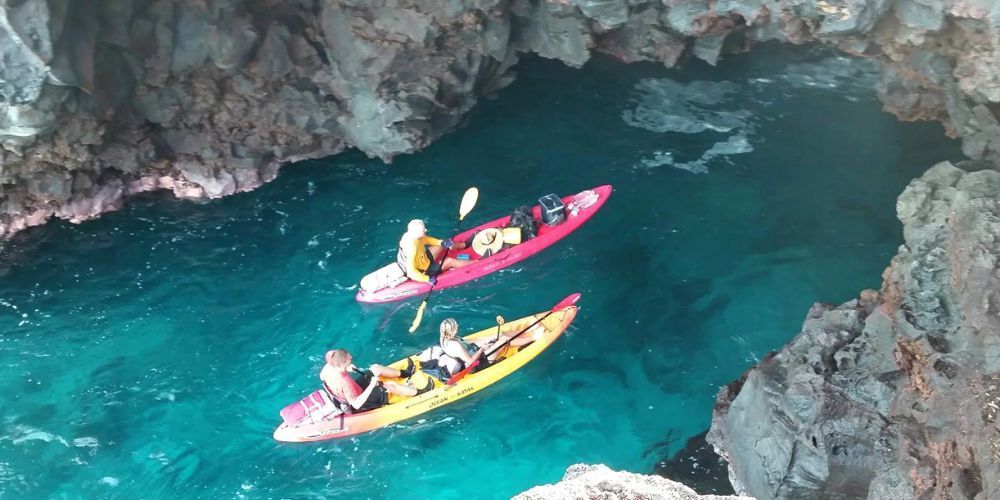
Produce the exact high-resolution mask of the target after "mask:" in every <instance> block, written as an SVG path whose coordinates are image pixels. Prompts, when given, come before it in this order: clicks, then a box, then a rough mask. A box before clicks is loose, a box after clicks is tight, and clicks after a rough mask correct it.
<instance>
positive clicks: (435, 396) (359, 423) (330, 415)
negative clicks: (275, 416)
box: [274, 294, 579, 443]
mask: <svg viewBox="0 0 1000 500" xmlns="http://www.w3.org/2000/svg"><path fill="white" fill-rule="evenodd" d="M578 298H579V294H573V295H571V296H569V297H567V298H566V299H563V300H562V301H560V302H559V304H556V306H555V307H553V308H552V309H551V310H549V311H543V312H540V313H537V314H532V315H531V316H525V317H523V318H520V319H518V320H514V321H510V322H507V323H505V324H504V325H503V327H502V328H501V332H503V333H507V332H510V333H514V334H516V333H520V332H522V331H523V332H524V333H522V334H521V336H520V338H524V337H529V338H531V339H533V342H531V343H529V344H526V345H522V346H519V347H514V346H507V347H504V348H500V353H501V354H500V356H498V357H497V359H496V361H494V363H493V364H491V365H490V366H488V367H486V368H483V369H482V370H480V371H478V372H475V373H469V374H468V375H466V376H465V377H463V378H461V379H460V380H458V381H457V382H455V383H454V385H447V384H446V383H445V382H446V381H443V380H438V379H436V378H434V377H431V376H430V375H428V374H426V373H424V372H423V371H421V370H420V369H419V363H418V362H417V360H416V356H412V357H411V359H413V360H414V362H417V368H418V369H417V371H416V372H415V373H414V374H413V375H412V376H411V378H410V380H411V383H414V385H415V386H416V387H423V386H425V385H426V383H427V382H426V381H427V379H428V378H430V379H432V380H433V381H434V385H435V388H434V389H433V390H431V391H428V392H425V393H423V394H420V395H417V396H412V397H406V396H395V395H393V396H391V397H390V399H389V404H387V405H386V406H383V407H381V408H376V409H374V410H369V411H366V412H361V413H352V414H346V413H341V412H339V411H331V412H315V413H313V414H312V415H310V416H308V417H306V418H303V419H302V420H301V421H299V422H296V423H293V424H289V423H288V422H285V423H282V424H281V426H279V427H278V428H277V429H275V430H274V439H276V440H278V441H284V442H289V443H301V442H306V441H321V440H324V439H334V438H342V437H346V436H352V435H355V434H359V433H362V432H367V431H370V430H373V429H378V428H380V427H385V426H387V425H390V424H394V423H396V422H400V421H403V420H406V419H408V418H413V417H415V416H417V415H420V414H422V413H425V412H428V411H430V410H433V409H435V408H438V407H441V406H444V405H446V404H449V403H454V402H455V401H458V400H459V399H462V398H464V397H466V396H468V395H470V394H474V393H476V392H477V391H479V390H481V389H483V388H484V387H487V386H489V385H491V384H493V383H494V382H496V381H498V380H500V379H502V378H504V377H506V376H507V375H510V374H511V373H513V372H514V371H516V370H517V369H518V368H521V367H522V366H524V365H525V364H526V363H527V362H528V361H531V360H532V359H534V357H535V356H538V355H539V354H540V353H541V352H542V351H544V350H545V349H546V348H547V347H548V346H549V345H550V344H552V342H554V341H555V340H556V339H557V338H559V335H561V334H562V333H563V332H564V331H565V330H566V328H567V327H569V325H570V323H572V322H573V318H575V317H576V313H577V310H578V308H577V307H576V306H575V305H572V304H573V303H575V302H576V299H578ZM532 325H534V326H532ZM496 334H497V327H496V326H493V327H490V328H487V329H485V330H482V331H480V332H476V333H474V334H472V335H468V336H466V337H464V338H465V340H466V341H469V342H473V341H476V340H479V339H488V338H493V337H495V336H496ZM406 360H407V358H403V359H401V360H399V361H396V362H395V363H392V364H391V365H389V366H391V367H393V368H397V369H402V368H405V367H406V364H407V362H406ZM390 380H395V381H397V382H401V383H402V382H404V381H403V380H402V379H390ZM317 415H322V416H317Z"/></svg>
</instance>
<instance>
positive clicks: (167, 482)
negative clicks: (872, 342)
mask: <svg viewBox="0 0 1000 500" xmlns="http://www.w3.org/2000/svg"><path fill="white" fill-rule="evenodd" d="M519 69H520V73H521V75H520V79H519V80H518V81H517V82H516V83H515V84H514V85H513V86H512V87H510V88H508V89H506V90H504V91H502V92H501V93H500V96H499V97H500V98H499V99H498V100H496V101H491V102H486V103H484V104H483V105H482V106H481V107H480V108H479V109H478V110H477V111H476V112H475V114H474V115H473V116H472V117H471V119H470V120H469V124H468V126H467V127H466V128H465V129H463V130H460V131H458V132H456V133H453V134H451V135H449V136H448V137H446V138H444V139H443V140H441V141H440V142H439V143H437V144H435V145H434V146H432V147H431V148H429V149H428V150H426V151H424V152H422V153H419V154H417V155H412V156H407V157H401V158H399V159H398V160H397V161H396V162H395V164H393V165H391V166H384V165H381V164H380V163H379V162H377V161H371V160H367V159H364V158H362V157H360V156H357V155H353V154H346V155H342V156H339V157H336V158H330V159H326V160H322V161H315V162H307V163H303V164H300V165H295V166H291V167H288V168H286V169H285V170H284V171H283V172H282V174H281V176H280V177H279V178H278V179H277V180H276V181H275V182H273V183H271V184H269V185H267V186H264V187H263V188H261V189H260V190H258V191H255V192H252V193H246V194H241V195H238V196H234V197H230V198H226V199H223V200H216V201H213V202H209V203H204V204H192V203H183V202H176V201H173V200H170V199H167V198H164V197H159V196H148V197H143V198H139V199H136V200H134V201H133V202H132V203H131V204H130V205H129V206H128V207H127V208H126V209H125V210H122V211H121V212H118V213H114V214H109V215H107V216H105V217H104V218H102V219H100V220H97V221H93V222H90V223H86V224H83V225H79V226H72V225H68V224H64V223H56V224H51V225H48V226H46V227H44V228H40V229H38V230H33V231H30V232H29V233H27V234H25V235H24V236H23V237H22V238H19V240H18V241H17V242H16V243H15V245H14V248H13V249H8V250H7V255H6V260H7V261H8V262H9V265H10V269H9V271H8V272H7V273H6V275H5V276H2V277H0V299H2V302H0V331H2V334H0V386H2V387H3V388H4V389H3V391H2V392H0V408H2V412H0V419H2V422H0V495H2V496H5V497H52V496H57V497H58V496H69V497H75V496H108V495H113V496H121V497H132V496H142V497H146V498H169V497H178V496H185V497H213V498H214V497H226V498H232V497H236V498H269V497H290V498H302V497H320V496H332V495H335V494H351V495H353V496H356V497H387V496H394V497H404V496H405V497H427V496H434V497H439V498H459V497H468V496H469V495H472V496H475V497H485V498H490V497H506V496H509V495H511V494H514V493H517V492H519V491H521V490H523V489H525V488H528V487H530V486H533V485H536V484H541V483H546V482H553V481H556V480H558V479H559V478H560V477H561V475H562V472H563V471H564V470H565V468H566V467H567V466H569V465H571V464H573V463H577V462H588V463H594V462H601V463H605V464H608V465H609V466H611V467H613V468H623V469H629V470H633V471H639V472H646V471H649V470H651V469H652V466H653V464H654V463H656V461H657V460H659V459H660V457H662V456H663V455H664V454H666V453H668V452H673V451H676V449H677V448H679V447H680V446H681V445H682V444H683V440H678V441H677V442H674V443H672V444H671V445H669V446H659V447H658V446H656V445H655V443H658V442H660V441H662V440H663V438H664V437H665V436H666V435H667V434H668V433H669V432H670V431H671V430H674V432H675V433H676V434H677V435H679V436H681V437H687V436H690V435H693V434H696V433H698V432H700V431H702V430H704V428H706V427H707V426H708V424H709V419H710V414H711V407H712V402H713V398H714V394H715V392H716V390H717V388H718V387H719V386H720V385H722V384H724V383H726V382H728V381H730V380H731V379H733V378H735V377H737V376H738V375H739V374H740V373H741V372H742V371H743V370H745V369H746V368H747V367H749V366H750V365H751V364H753V363H754V362H755V361H756V360H757V359H759V358H760V357H762V356H763V355H764V354H766V353H767V352H768V351H769V350H772V349H776V348H778V347H780V346H781V345H782V344H783V343H784V342H786V341H787V340H789V339H790V338H791V337H792V335H794V334H795V333H796V332H797V331H798V328H799V326H800V325H801V321H802V318H803V317H804V315H805V312H806V311H807V309H808V307H809V305H810V304H811V303H812V302H814V301H830V302H840V301H844V300H848V299H850V298H851V297H852V296H854V295H855V294H856V293H857V292H858V291H859V290H861V289H863V288H865V287H877V286H878V285H879V276H880V274H881V271H882V269H883V268H884V266H885V265H886V264H887V263H888V260H889V258H890V257H891V255H892V254H893V253H894V252H895V249H896V247H897V245H898V244H899V243H900V241H901V236H900V228H899V226H898V224H897V222H896V221H895V218H894V203H895V197H896V196H897V195H898V193H899V192H900V191H901V190H902V189H903V187H904V186H905V185H906V183H907V182H908V181H909V179H911V178H913V177H915V176H917V175H919V174H920V173H922V172H923V171H924V170H925V169H926V168H927V167H929V166H930V165H932V164H933V163H934V162H936V161H938V160H940V159H948V158H958V155H959V150H958V147H957V144H956V143H955V142H953V141H949V140H946V139H945V138H944V137H943V132H942V129H941V127H940V126H938V125H936V124H901V123H898V122H897V121H896V120H895V119H894V118H893V117H892V116H890V115H888V114H885V113H883V112H881V111H880V109H881V106H880V104H879V103H878V102H877V101H876V100H875V99H874V96H873V94H872V91H871V88H872V86H871V83H870V79H871V75H870V74H868V72H867V70H866V69H865V68H864V67H863V66H858V65H857V64H856V63H851V62H850V61H847V60H838V59H824V58H823V57H821V56H820V55H817V54H816V53H813V52H810V51H808V50H802V49H798V50H790V49H775V48H770V49H767V48H765V49H762V50H761V51H759V52H756V53H754V54H751V55H744V56H740V57H735V58H731V59H730V60H728V61H725V62H724V64H723V66H722V67H720V68H718V69H711V68H708V67H704V66H698V65H693V66H690V67H687V68H685V69H683V70H681V71H668V70H665V69H663V68H662V67H659V66H655V65H633V66H622V65H619V64H617V63H615V62H612V61H608V60H598V61H594V62H592V63H591V64H589V65H588V66H587V67H585V68H584V69H583V70H572V69H569V68H565V67H562V66H560V65H559V64H557V63H553V62H549V61H544V60H530V61H527V62H526V63H524V64H523V65H522V66H521V67H520V68H519ZM671 79H672V80H673V81H676V82H679V83H671V82H672V80H671ZM705 81H710V82H728V83H721V84H720V83H706V82H705ZM720 89H722V90H723V91H719V90H720ZM637 116H641V117H642V118H639V119H637V118H636V117H637ZM720 117H721V118H720ZM699 123H711V124H712V127H710V128H709V129H708V130H696V131H692V129H697V128H699V127H698V126H697V124H699ZM720 144H722V146H719V145H720ZM695 172H700V173H695ZM603 183H612V184H614V185H615V188H616V191H615V194H614V196H613V197H612V198H611V200H610V201H609V203H608V204H607V205H605V207H604V208H603V209H602V212H601V213H599V214H598V215H597V216H596V217H595V218H594V219H593V220H591V221H590V222H588V223H587V225H585V226H584V227H583V228H582V229H581V230H579V231H578V232H577V233H575V234H573V235H571V236H570V237H569V238H567V239H566V240H564V241H563V242H561V243H559V244H558V245H557V246H555V247H553V248H550V249H549V250H547V251H546V252H544V253H542V254H540V255H538V256H536V257H534V258H532V259H530V260H528V261H526V262H524V263H522V265H519V266H516V267H514V268H511V269H508V270H506V271H503V272H501V273H498V274H495V275H492V276H490V277H487V278H484V279H482V280H479V281H477V282H474V283H472V284H470V285H466V286H463V287H460V288H455V289H449V290H447V291H444V292H441V293H439V294H437V295H436V296H435V297H434V298H433V300H432V305H431V308H430V310H429V313H428V316H427V317H426V318H425V321H424V326H423V327H422V329H421V330H420V331H419V332H418V334H416V335H407V334H406V333H405V330H406V328H407V326H408V325H409V322H410V320H411V319H412V313H413V311H414V307H415V304H414V303H402V304H396V305H393V304H390V305H387V306H379V307H360V306H359V305H358V304H356V303H354V301H353V294H354V291H355V289H354V288H353V287H354V283H355V282H356V281H357V280H358V279H359V278H360V277H361V276H362V275H363V274H364V273H365V272H367V271H368V270H370V269H373V268H375V267H377V266H378V265H379V264H381V263H383V262H384V261H388V260H391V259H392V258H393V256H394V249H393V246H394V244H395V242H396V240H397V239H398V236H399V234H400V233H401V232H402V230H403V228H404V225H405V222H406V220H408V219H409V218H410V217H413V216H421V217H423V218H425V219H427V220H428V221H429V223H430V225H431V227H432V229H436V230H437V231H435V232H438V233H447V232H450V231H451V229H452V228H453V217H454V215H453V214H454V212H455V210H456V205H457V203H458V199H459V197H460V196H461V193H462V191H463V190H464V189H465V188H466V187H468V186H470V185H477V186H479V188H480V190H481V193H482V194H481V197H480V203H479V206H478V207H477V209H476V210H475V211H474V212H473V214H472V215H471V216H470V218H471V220H470V223H474V222H477V221H483V220H488V219H492V218H494V217H497V216H500V215H504V214H506V213H507V212H509V210H510V209H511V208H513V207H514V206H516V205H518V204H521V203H527V202H531V201H532V200H534V199H535V198H537V197H538V196H539V195H542V194H545V193H547V192H552V191H555V192H559V193H567V192H575V191H578V190H580V189H584V188H587V187H591V186H594V185H598V184H603ZM573 291H581V292H583V293H584V296H583V299H582V302H581V305H582V306H583V309H582V312H581V314H580V316H579V317H578V319H577V321H576V323H575V324H574V326H573V327H572V328H571V330H570V331H569V332H568V334H567V335H565V336H563V337H562V338H561V339H560V340H559V341H558V342H557V343H556V344H554V345H553V347H552V348H551V349H550V350H549V351H547V352H546V353H544V354H542V355H541V356H539V357H538V358H536V359H535V360H534V361H533V362H532V363H530V364H529V365H527V366H526V367H525V368H523V369H522V370H520V371H519V372H517V373H515V374H514V375H512V376H511V377H509V378H507V379H505V380H504V381H502V382H500V383H498V384H496V385H494V386H492V387H491V388H489V389H487V390H484V391H482V392H480V393H478V394H476V395H474V396H472V397H470V398H468V399H466V400H463V401H461V402H459V403H456V404H454V405H451V406H447V407H444V408H442V409H440V410H438V411H436V412H434V413H430V414H426V415H425V416H424V418H421V419H419V420H414V421H409V422H405V423H403V424H401V425H396V426H393V427H390V428H388V429H383V430H381V431H377V432H375V433H370V434H367V435H362V436H360V437H357V438H355V439H349V440H344V441H329V442H325V443H318V444H307V445H283V444H278V443H275V442H273V441H272V440H271V437H270V434H271V431H272V430H273V428H274V426H276V425H277V423H278V420H279V419H278V415H277V412H278V410H279V409H280V408H281V407H282V406H284V405H285V404H288V403H289V402H292V401H294V400H296V399H297V398H298V397H300V396H302V395H304V394H305V393H307V392H309V391H311V390H312V389H313V388H314V386H315V385H316V380H317V379H316V374H317V373H318V370H319V368H320V366H321V363H322V360H321V356H322V353H323V352H324V351H325V350H326V349H329V348H331V347H334V346H344V347H347V348H349V349H351V350H352V351H354V352H355V357H356V358H357V359H358V361H359V363H370V362H376V361H384V360H389V359H396V358H397V357H399V356H400V355H403V354H406V353H410V352H413V351H415V350H418V349H420V348H422V347H424V346H425V345H427V344H429V343H432V342H433V341H434V340H433V339H434V331H435V325H436V323H437V322H438V321H440V320H441V319H443V318H444V317H446V316H447V315H452V316H454V317H456V318H458V320H459V322H460V324H461V325H462V327H463V330H468V329H472V328H479V327H483V326H486V325H488V323H489V322H490V321H491V318H492V317H493V316H494V315H495V314H497V313H500V314H504V315H505V316H507V317H508V318H515V317H520V316H522V315H525V314H528V313H531V312H535V311H537V310H541V309H544V308H546V307H548V306H550V305H551V304H553V303H554V302H555V301H557V300H558V299H560V298H562V297H563V296H565V295H566V294H568V293H570V292H573Z"/></svg>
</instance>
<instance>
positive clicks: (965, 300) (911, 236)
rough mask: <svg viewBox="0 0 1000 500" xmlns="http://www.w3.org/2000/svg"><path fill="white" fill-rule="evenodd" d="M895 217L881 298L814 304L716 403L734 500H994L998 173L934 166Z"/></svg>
mask: <svg viewBox="0 0 1000 500" xmlns="http://www.w3.org/2000/svg"><path fill="white" fill-rule="evenodd" d="M967 168H968V169H969V170H976V167H975V166H968V167H967ZM896 209H897V213H898V216H899V219H900V220H901V221H902V222H903V232H904V238H905V244H904V245H903V246H902V247H900V249H899V253H898V254H897V255H896V257H895V258H893V259H892V263H891V265H890V266H889V267H888V268H887V269H886V271H885V274H884V281H883V285H882V289H881V290H880V291H874V290H866V291H864V292H861V294H860V296H859V298H857V299H856V300H852V301H850V302H847V303H845V304H842V305H840V306H837V307H834V306H829V305H821V304H817V305H815V306H813V308H812V309H811V310H810V311H809V314H808V315H807V317H806V320H805V324H804V326H803V329H802V332H801V333H800V334H799V335H798V336H797V337H796V338H795V339H794V340H792V342H790V343H789V344H788V345H786V346H785V347H784V348H783V349H782V350H781V351H780V352H779V353H777V354H775V355H772V356H770V357H768V359H766V360H765V361H763V362H762V363H760V364H759V365H757V366H756V367H754V368H753V369H751V370H749V371H748V372H747V373H746V374H745V375H744V377H743V378H742V379H741V380H739V381H737V382H733V383H732V384H730V385H729V386H728V387H726V388H723V389H722V390H721V391H720V393H719V396H718V399H717V402H716V409H715V414H714V419H713V425H712V430H711V431H710V432H709V436H708V440H709V442H711V443H713V444H714V445H715V447H716V449H717V450H718V451H719V452H720V454H722V455H723V456H724V457H725V458H726V459H727V460H728V461H729V466H730V476H731V481H732V483H733V485H734V486H735V487H736V490H737V492H743V493H746V494H750V495H753V496H755V497H757V498H761V499H766V498H866V497H867V498H871V499H881V498H982V499H987V498H1000V419H998V416H1000V265H998V264H1000V263H998V259H1000V171H996V170H992V169H985V170H979V171H966V170H962V169H959V168H956V167H954V166H952V165H951V164H949V163H942V164H939V165H936V166H935V167H933V168H932V169H930V170H929V171H928V172H927V173H926V174H925V175H923V176H922V177H921V178H919V179H916V180H914V181H913V182H911V183H910V185H909V186H908V187H907V188H906V190H905V191H904V192H903V194H902V195H901V196H900V197H899V200H898V203H897V207H896Z"/></svg>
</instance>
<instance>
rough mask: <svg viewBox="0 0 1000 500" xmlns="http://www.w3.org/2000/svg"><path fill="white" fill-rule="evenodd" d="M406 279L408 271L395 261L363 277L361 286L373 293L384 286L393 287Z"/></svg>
mask: <svg viewBox="0 0 1000 500" xmlns="http://www.w3.org/2000/svg"><path fill="white" fill-rule="evenodd" d="M404 281H406V271H404V270H403V268H401V267H399V264H397V263H395V262H393V263H392V264H389V265H387V266H385V267H383V268H381V269H379V270H377V271H373V272H371V273H368V275H366V276H365V277H364V278H361V288H362V289H364V290H365V291H366V292H369V293H372V292H377V291H379V290H382V289H384V288H392V287H394V286H396V285H399V284H400V283H402V282H404Z"/></svg>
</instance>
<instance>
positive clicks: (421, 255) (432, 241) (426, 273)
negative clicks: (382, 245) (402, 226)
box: [396, 219, 441, 282]
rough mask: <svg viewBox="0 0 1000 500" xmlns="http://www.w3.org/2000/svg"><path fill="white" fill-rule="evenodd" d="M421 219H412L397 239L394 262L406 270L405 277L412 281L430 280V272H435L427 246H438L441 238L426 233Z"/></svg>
mask: <svg viewBox="0 0 1000 500" xmlns="http://www.w3.org/2000/svg"><path fill="white" fill-rule="evenodd" d="M426 231H427V229H426V227H425V226H424V223H423V221H421V220H419V219H414V220H412V221H410V224H409V225H408V226H407V229H406V233H404V234H403V236H402V237H401V238H400V239H399V252H398V253H396V264H398V265H399V267H400V268H402V269H403V271H404V272H406V277H408V278H410V279H411V280H414V281H423V282H428V281H431V276H430V274H432V273H436V272H437V271H438V270H437V269H432V268H433V267H434V264H435V263H434V262H433V260H434V259H433V257H434V255H433V254H432V253H431V252H430V250H429V249H428V246H439V245H441V240H439V239H437V238H431V237H429V236H427V235H426Z"/></svg>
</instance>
